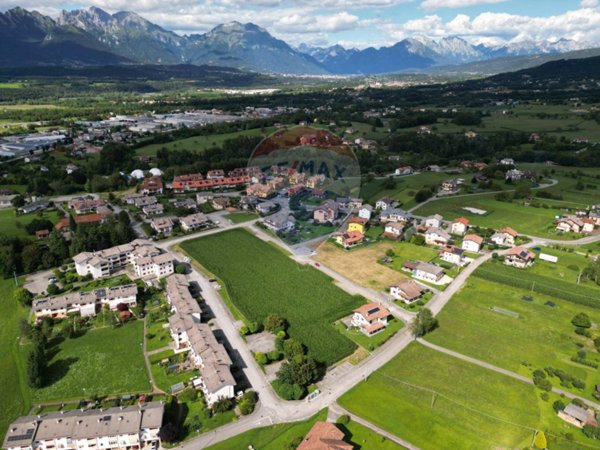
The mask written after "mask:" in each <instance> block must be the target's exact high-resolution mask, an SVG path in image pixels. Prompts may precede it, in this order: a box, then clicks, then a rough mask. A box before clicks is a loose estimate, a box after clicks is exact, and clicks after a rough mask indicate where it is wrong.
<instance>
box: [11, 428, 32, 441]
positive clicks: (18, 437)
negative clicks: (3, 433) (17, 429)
mask: <svg viewBox="0 0 600 450" xmlns="http://www.w3.org/2000/svg"><path fill="white" fill-rule="evenodd" d="M34 432H35V430H34V429H33V428H30V429H28V430H27V431H26V432H25V434H17V435H15V436H10V437H9V438H8V439H7V441H8V442H13V441H21V440H23V439H31V437H32V436H33V433H34Z"/></svg>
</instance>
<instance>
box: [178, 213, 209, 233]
mask: <svg viewBox="0 0 600 450" xmlns="http://www.w3.org/2000/svg"><path fill="white" fill-rule="evenodd" d="M179 223H180V225H181V229H182V230H183V231H195V230H198V229H200V228H205V227H207V226H208V225H209V224H210V221H209V219H208V217H207V216H206V215H205V214H203V213H196V214H190V215H189V216H185V217H181V218H180V219H179Z"/></svg>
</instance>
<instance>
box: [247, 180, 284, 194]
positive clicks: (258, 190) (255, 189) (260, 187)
mask: <svg viewBox="0 0 600 450" xmlns="http://www.w3.org/2000/svg"><path fill="white" fill-rule="evenodd" d="M276 191H277V190H276V189H275V188H274V187H273V186H271V185H268V184H260V183H256V184H251V185H250V186H248V187H247V188H246V195H250V196H252V197H259V198H269V197H271V196H273V195H274V194H275V192H276Z"/></svg>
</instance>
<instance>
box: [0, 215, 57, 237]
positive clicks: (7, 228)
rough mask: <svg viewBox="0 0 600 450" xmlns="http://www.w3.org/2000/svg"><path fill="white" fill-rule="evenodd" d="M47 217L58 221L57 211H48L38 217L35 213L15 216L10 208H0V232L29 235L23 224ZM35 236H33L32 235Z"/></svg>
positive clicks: (53, 221)
mask: <svg viewBox="0 0 600 450" xmlns="http://www.w3.org/2000/svg"><path fill="white" fill-rule="evenodd" d="M40 218H42V219H48V220H49V221H51V222H52V223H56V222H58V221H59V220H60V219H59V217H58V212H56V211H48V212H45V213H43V215H42V216H41V217H40V216H39V215H37V214H35V213H34V214H25V215H21V216H17V215H16V214H15V210H14V209H12V208H7V209H0V234H3V235H5V236H10V237H26V236H30V235H28V234H27V231H26V230H25V226H26V225H27V224H29V223H30V222H32V221H33V220H34V219H40ZM32 237H33V238H35V236H32Z"/></svg>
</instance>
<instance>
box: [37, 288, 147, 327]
mask: <svg viewBox="0 0 600 450" xmlns="http://www.w3.org/2000/svg"><path fill="white" fill-rule="evenodd" d="M137 293H138V288H137V286H136V285H135V284H127V285H123V286H115V287H108V288H101V289H96V290H94V291H88V292H80V291H77V292H71V293H68V294H65V295H61V296H56V297H46V298H41V299H35V300H34V301H33V303H32V305H31V310H32V311H33V314H34V315H35V318H36V319H40V318H42V317H52V318H63V317H66V316H67V314H72V313H76V314H79V315H81V316H82V317H88V316H95V315H96V311H97V310H98V309H99V308H100V307H101V306H102V305H108V307H109V308H110V309H111V310H112V311H114V310H116V309H117V306H118V305H120V304H124V305H127V306H129V307H131V306H135V305H136V303H137Z"/></svg>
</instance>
